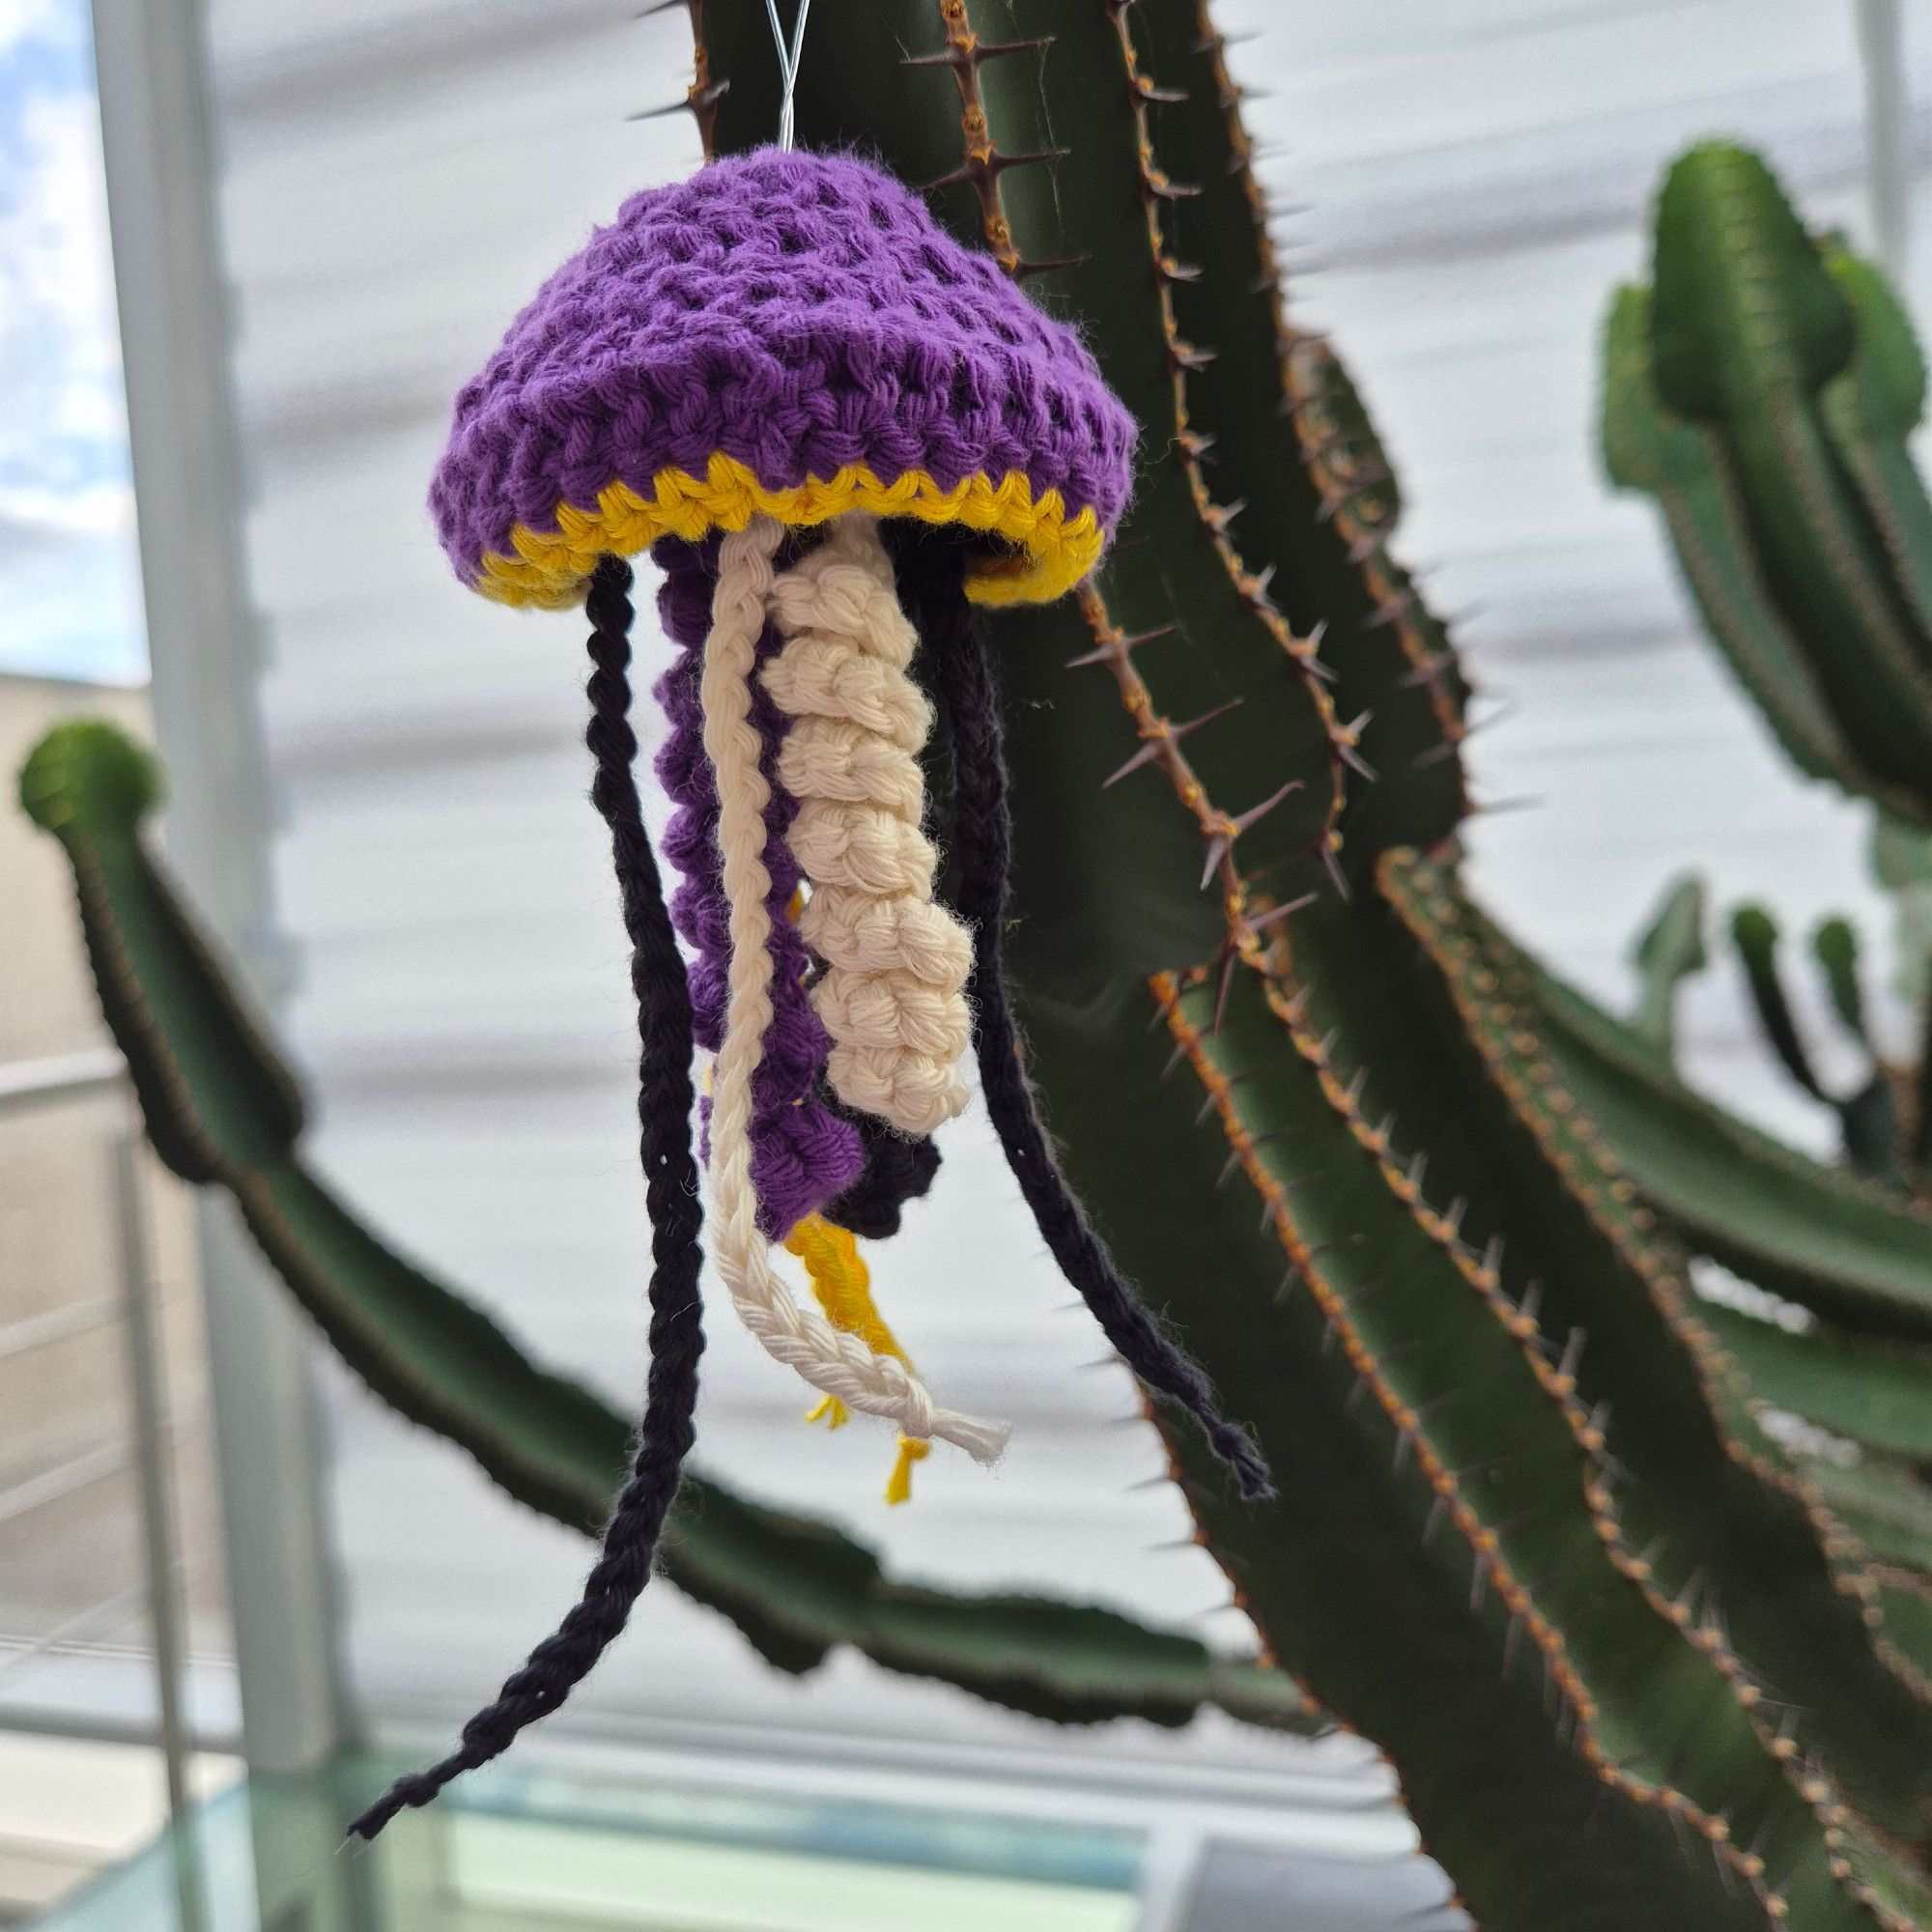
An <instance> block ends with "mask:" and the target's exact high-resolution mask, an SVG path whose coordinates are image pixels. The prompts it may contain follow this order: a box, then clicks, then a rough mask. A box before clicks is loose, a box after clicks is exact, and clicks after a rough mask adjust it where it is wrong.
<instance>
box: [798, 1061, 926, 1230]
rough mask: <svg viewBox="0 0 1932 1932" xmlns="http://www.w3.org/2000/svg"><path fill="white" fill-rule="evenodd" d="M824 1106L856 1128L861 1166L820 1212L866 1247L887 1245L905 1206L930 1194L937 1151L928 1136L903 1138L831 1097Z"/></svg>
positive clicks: (883, 1123)
mask: <svg viewBox="0 0 1932 1932" xmlns="http://www.w3.org/2000/svg"><path fill="white" fill-rule="evenodd" d="M827 1105H829V1106H830V1107H831V1108H832V1110H833V1112H835V1113H837V1114H839V1115H841V1116H842V1117H843V1118H844V1119H846V1120H848V1121H850V1122H852V1124H853V1125H854V1126H855V1127H856V1128H858V1130H859V1141H860V1145H861V1146H862V1147H863V1148H864V1149H865V1151H866V1164H865V1166H864V1167H863V1168H861V1169H860V1171H859V1178H858V1179H857V1180H855V1181H854V1182H853V1183H852V1184H851V1186H850V1187H848V1188H846V1190H845V1191H844V1193H842V1194H840V1195H838V1196H837V1197H836V1198H835V1199H834V1200H832V1201H830V1202H828V1203H827V1205H826V1206H825V1207H823V1208H820V1209H819V1212H820V1213H821V1214H823V1215H824V1216H825V1218H826V1219H827V1220H828V1221H830V1222H831V1223H832V1224H833V1226H834V1227H837V1228H843V1229H844V1230H845V1231H846V1233H847V1234H852V1235H859V1236H863V1237H864V1238H865V1239H867V1240H868V1241H884V1240H890V1239H891V1238H892V1236H895V1235H896V1234H897V1233H898V1231H899V1218H900V1215H901V1214H902V1212H903V1211H904V1208H905V1205H906V1203H907V1202H908V1201H917V1200H918V1199H919V1198H920V1197H921V1196H922V1195H923V1194H924V1193H926V1192H927V1191H928V1190H929V1189H930V1188H931V1186H932V1182H933V1177H934V1176H935V1175H937V1174H938V1172H939V1150H938V1148H937V1147H935V1146H934V1145H933V1142H932V1139H931V1137H930V1135H927V1134H919V1135H914V1136H908V1135H905V1134H902V1133H900V1132H899V1131H898V1130H897V1129H896V1128H895V1127H894V1126H893V1125H892V1123H891V1122H888V1121H882V1120H880V1119H879V1117H878V1116H877V1115H876V1114H867V1113H862V1112H860V1111H859V1109H858V1108H856V1107H846V1106H843V1105H841V1104H840V1103H839V1102H838V1100H836V1099H833V1098H832V1097H831V1096H830V1095H828V1096H827Z"/></svg>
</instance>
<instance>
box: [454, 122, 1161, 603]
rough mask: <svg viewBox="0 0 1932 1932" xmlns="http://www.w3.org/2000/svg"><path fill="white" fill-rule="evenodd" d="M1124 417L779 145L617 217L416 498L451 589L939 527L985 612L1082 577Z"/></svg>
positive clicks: (865, 175)
mask: <svg viewBox="0 0 1932 1932" xmlns="http://www.w3.org/2000/svg"><path fill="white" fill-rule="evenodd" d="M1133 443H1134V425H1133V419H1132V418H1131V417H1130V416H1129V415H1128V413H1127V412H1126V411H1125V409H1123V408H1122V405H1121V404H1120V402H1119V401H1118V400H1117V399H1116V398H1115V397H1114V395H1113V393H1112V391H1110V390H1109V389H1108V387H1107V385H1106V384H1105V383H1104V382H1102V381H1101V379H1100V374H1099V371H1098V370H1097V369H1096V368H1095V367H1094V359H1093V357H1092V356H1091V355H1089V354H1088V353H1087V350H1086V348H1085V346H1084V345H1083V344H1082V343H1081V341H1080V339H1079V337H1078V336H1077V335H1076V334H1075V333H1074V332H1073V330H1072V329H1070V328H1068V327H1066V326H1065V324H1062V323H1058V322H1055V321H1053V320H1051V319H1050V318H1049V317H1047V316H1045V315H1042V314H1041V313H1040V312H1039V310H1037V308H1035V307H1034V306H1033V304H1032V303H1031V302H1029V301H1028V300H1027V299H1026V298H1025V296H1024V295H1022V294H1021V292H1020V291H1019V289H1018V288H1016V287H1015V286H1014V285H1013V283H1011V282H1010V281H1009V280H1008V279H1007V278H1006V276H1004V275H1003V274H1002V273H1001V272H1000V270H999V269H998V267H997V266H996V265H995V264H994V263H993V262H992V261H991V260H989V259H988V258H987V257H985V256H983V255H980V254H976V253H974V252H973V251H972V250H970V249H967V248H963V247H961V246H960V245H959V243H958V242H956V241H953V240H952V238H951V237H950V236H948V235H947V234H946V233H945V232H944V231H943V230H942V229H941V228H940V227H939V226H938V225H937V223H935V222H934V220H933V218H932V216H931V215H930V214H929V213H927V211H926V208H925V205H924V203H923V202H922V201H921V200H920V199H919V197H918V196H917V195H915V194H912V193H911V192H909V191H908V190H907V189H906V188H905V187H904V186H903V185H900V184H899V183H898V182H896V181H894V180H893V179H892V178H891V177H889V176H887V175H884V174H881V173H880V172H879V171H878V170H877V169H876V168H873V167H870V166H867V164H866V163H865V162H863V161H859V160H855V159H853V158H852V157H851V156H843V155H812V154H785V153H781V152H780V151H779V150H777V149H775V148H765V149H760V150H759V151H757V152H756V153H754V154H751V155H745V156H736V157H733V158H731V159H727V160H722V161H716V162H713V163H712V164H711V165H710V166H708V167H706V168H704V169H702V170H701V171H700V172H699V173H698V174H696V175H695V176H693V177H692V178H691V179H690V180H689V181H685V182H680V183H678V184H676V185H674V186H670V187H663V188H650V189H646V190H645V191H644V192H643V193H641V194H636V195H633V196H632V197H631V199H630V200H629V201H628V202H626V203H625V204H624V207H623V209H622V210H621V211H620V213H618V216H617V219H616V220H615V222H613V223H612V224H611V226H610V227H608V228H600V229H599V230H598V231H597V232H596V233H595V234H594V235H593V236H592V237H591V239H590V241H589V242H588V244H587V245H586V246H585V247H584V248H583V249H582V251H581V252H580V253H578V254H577V255H575V256H573V257H572V258H571V259H570V260H569V261H568V262H566V263H565V264H564V265H563V267H562V268H560V269H559V270H557V271H556V273H555V274H554V275H553V276H552V277H551V278H550V280H549V281H548V282H546V283H545V284H544V286H543V288H542V289H541V290H540V291H539V292H538V295H537V298H536V299H535V300H534V301H533V302H531V303H530V305H529V306H528V307H527V308H526V309H525V310H524V312H523V313H522V314H521V315H520V316H518V318H517V319H516V321H515V322H514V323H512V324H511V326H510V330H509V333H508V334H507V335H506V336H505V337H504V338H503V343H502V346H501V347H500V348H499V349H498V350H497V353H496V354H495V355H492V356H491V358H490V360H489V362H488V363H487V364H486V365H485V366H484V369H483V371H482V373H481V374H480V375H479V376H477V377H476V379H475V380H474V381H473V382H471V383H469V384H468V385H467V386H466V387H465V388H464V390H463V392H462V394H461V395H460V396H458V398H457V400H456V418H455V425H454V428H453V429H452V431H451V434H450V439H449V444H448V447H447V449H446V450H445V451H444V453H443V457H442V461H441V462H440V465H439V466H438V469H437V472H436V479H435V483H434V485H433V486H432V488H431V491H430V507H431V509H432V511H433V512H434V514H435V517H436V522H437V528H438V530H439V532H440V536H441V539H442V546H443V549H444V550H445V551H446V552H447V553H448V554H449V557H450V560H451V561H452V562H453V563H454V564H455V566H456V569H457V572H458V574H459V575H460V576H461V577H462V578H463V579H464V580H465V581H466V582H469V583H471V584H473V585H475V587H477V588H478V589H480V590H483V591H485V592H486V593H487V594H489V595H491V596H494V597H497V598H500V599H502V600H503V601H505V602H507V603H512V604H542V605H552V606H557V605H565V604H569V603H573V602H575V601H576V600H577V599H578V598H580V597H581V596H582V592H583V587H584V583H585V582H586V580H587V578H588V576H589V573H590V571H591V569H592V567H593V566H594V564H595V562H596V559H597V557H598V556H600V555H602V554H606V553H610V552H614V553H616V554H621V555H629V554H634V553H636V552H638V551H639V550H642V549H643V548H644V547H645V546H646V545H648V544H649V543H651V542H653V541H654V540H655V539H656V538H658V537H660V536H678V537H684V538H686V539H688V540H692V541H696V539H698V538H700V537H702V536H703V535H704V534H705V533H706V532H707V531H708V530H711V529H714V528H725V529H736V528H742V527H743V526H745V524H746V523H747V522H748V521H749V520H750V518H751V517H752V516H753V514H754V513H755V512H757V511H760V510H763V511H765V512H767V513H768V514H770V515H773V516H776V517H777V518H779V519H780V521H781V522H783V523H788V524H812V523H818V522H822V521H823V520H824V519H825V518H827V517H832V516H837V515H838V514H840V513H841V512H842V511H845V510H851V509H865V510H872V511H875V512H877V513H879V514H881V515H887V516H911V517H918V518H923V519H924V520H925V521H927V522H930V523H958V524H963V525H966V526H969V527H971V528H974V529H977V530H981V531H984V532H985V533H986V534H987V535H988V536H989V537H990V538H993V539H996V540H998V541H996V542H994V543H990V544H989V545H988V546H987V554H986V556H985V557H984V558H983V559H981V560H980V562H979V563H978V564H976V566H975V569H974V572H973V575H972V580H971V585H970V587H971V590H972V594H973V595H975V596H976V597H978V598H980V600H981V601H984V602H1007V601H1013V600H1017V599H1036V598H1048V597H1054V596H1057V595H1059V594H1060V592H1061V591H1063V590H1065V589H1066V588H1067V587H1069V586H1070V585H1071V584H1072V583H1074V582H1078V580H1079V579H1080V578H1081V577H1083V576H1085V575H1086V573H1087V572H1088V571H1089V570H1090V569H1091V568H1092V567H1093V565H1094V561H1095V559H1096V558H1097V557H1098V555H1099V554H1100V551H1101V549H1102V548H1103V546H1104V544H1105V542H1106V539H1107V538H1108V536H1109V535H1111V533H1112V531H1113V527H1114V526H1115V524H1116V523H1117V522H1118V520H1119V518H1120V515H1121V511H1122V507H1123V506H1124V504H1125V501H1126V497H1127V492H1128V488H1129V485H1130V482H1131V475H1132V457H1133Z"/></svg>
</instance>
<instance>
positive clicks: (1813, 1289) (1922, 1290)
mask: <svg viewBox="0 0 1932 1932" xmlns="http://www.w3.org/2000/svg"><path fill="white" fill-rule="evenodd" d="M1492 943H1494V944H1496V945H1497V946H1499V947H1501V948H1503V949H1504V950H1505V952H1507V953H1508V954H1509V955H1510V956H1513V957H1515V958H1517V959H1522V955H1521V954H1520V953H1517V952H1515V950H1514V949H1513V948H1510V947H1509V943H1508V942H1507V940H1505V939H1503V938H1502V937H1501V935H1500V934H1494V935H1493V936H1492ZM1524 964H1525V967H1526V970H1527V971H1528V974H1529V980H1530V984H1531V985H1532V987H1533V989H1534V1002H1533V1004H1534V1008H1535V1012H1534V1019H1533V1034H1532V1035H1526V1037H1533V1040H1534V1050H1536V1051H1541V1052H1544V1053H1547V1054H1548V1057H1549V1059H1550V1060H1551V1061H1552V1062H1553V1064H1554V1065H1555V1067H1556V1069H1557V1071H1558V1073H1559V1074H1560V1076H1561V1078H1562V1080H1563V1082H1564V1084H1565V1085H1566V1086H1567V1087H1568V1088H1569V1089H1570V1090H1571V1091H1572V1092H1573V1093H1575V1094H1576V1095H1577V1098H1578V1100H1579V1101H1580V1103H1581V1104H1582V1106H1583V1107H1584V1108H1585V1110H1586V1111H1587V1112H1588V1113H1589V1114H1590V1115H1591V1116H1592V1117H1593V1118H1594V1119H1595V1120H1596V1121H1597V1122H1599V1123H1600V1124H1601V1125H1602V1127H1603V1129H1604V1131H1605V1134H1606V1135H1607V1137H1608V1139H1609V1141H1610V1144H1611V1145H1612V1146H1613V1147H1614V1148H1615V1149H1616V1151H1617V1154H1618V1157H1619V1159H1620V1160H1621V1161H1622V1163H1623V1165H1624V1166H1625V1168H1626V1169H1627V1170H1628V1172H1629V1174H1630V1176H1631V1179H1633V1180H1634V1182H1635V1184H1636V1186H1637V1187H1638V1189H1639V1190H1640V1191H1641V1193H1642V1195H1643V1197H1644V1199H1645V1201H1646V1202H1648V1203H1649V1204H1650V1206H1651V1207H1652V1208H1655V1209H1656V1211H1657V1212H1658V1213H1659V1214H1660V1215H1661V1216H1662V1218H1663V1219H1664V1220H1665V1221H1666V1222H1668V1223H1669V1224H1670V1225H1671V1227H1672V1228H1673V1229H1674V1230H1675V1231H1676V1233H1677V1234H1678V1236H1680V1238H1682V1239H1683V1240H1684V1241H1685V1242H1686V1243H1687V1244H1688V1245H1689V1246H1690V1248H1692V1249H1693V1250H1695V1251H1696V1252H1698V1253H1700V1254H1707V1255H1710V1256H1711V1257H1712V1258H1713V1259H1714V1260H1717V1261H1720V1262H1722V1263H1723V1264H1725V1265H1726V1266H1727V1267H1730V1268H1734V1269H1735V1270H1736V1271H1737V1272H1738V1273H1739V1274H1742V1275H1744V1276H1745V1277H1746V1278H1747V1280H1749V1281H1754V1282H1756V1283H1757V1284H1758V1285H1759V1286H1760V1287H1763V1288H1767V1289H1770V1290H1771V1291H1772V1292H1773V1293H1777V1294H1781V1295H1784V1296H1785V1297H1786V1298H1787V1299H1789V1300H1792V1301H1796V1302H1800V1303H1802V1304H1803V1305H1804V1307H1806V1308H1810V1309H1812V1310H1814V1311H1815V1312H1816V1313H1817V1314H1819V1315H1821V1316H1824V1317H1826V1318H1827V1319H1829V1320H1831V1321H1835V1322H1837V1323H1838V1324H1839V1325H1840V1326H1842V1327H1844V1328H1846V1329H1848V1330H1851V1331H1853V1332H1855V1333H1861V1334H1866V1335H1870V1336H1872V1337H1874V1338H1875V1339H1880V1340H1883V1339H1888V1338H1890V1339H1896V1340H1900V1341H1917V1342H1923V1341H1928V1340H1932V1212H1928V1211H1927V1210H1926V1208H1924V1207H1923V1206H1921V1205H1919V1204H1917V1203H1914V1202H1911V1201H1908V1200H1905V1199H1903V1198H1901V1197H1900V1196H1898V1195H1897V1194H1895V1193H1893V1192H1891V1191H1889V1190H1888V1189H1885V1188H1883V1187H1881V1186H1880V1185H1878V1184H1877V1183H1876V1182H1872V1181H1868V1180H1864V1179H1860V1178H1859V1177H1857V1176H1854V1175H1851V1174H1847V1173H1844V1172H1842V1171H1840V1170H1837V1169H1833V1168H1826V1167H1822V1166H1820V1165H1819V1164H1818V1163H1817V1162H1815V1161H1810V1160H1806V1159H1805V1158H1804V1156H1803V1155H1802V1154H1799V1153H1796V1152H1794V1151H1792V1150H1791V1149H1789V1148H1787V1147H1785V1146H1783V1145H1782V1144H1781V1143H1780V1142H1778V1141H1776V1140H1774V1139H1773V1138H1772V1137H1771V1136H1770V1135H1769V1134H1765V1133H1762V1132H1760V1131H1759V1130H1758V1129H1756V1128H1755V1127H1752V1126H1750V1125H1748V1124H1747V1122H1743V1121H1740V1120H1738V1119H1736V1118H1735V1117H1733V1116H1732V1115H1729V1114H1727V1113H1725V1112H1724V1111H1723V1110H1722V1109H1721V1108H1719V1107H1716V1106H1714V1105H1712V1104H1711V1102H1709V1101H1707V1100H1705V1099H1704V1098H1703V1097H1702V1096H1701V1095H1700V1094H1694V1093H1693V1092H1691V1090H1690V1088H1688V1087H1687V1086H1685V1085H1684V1083H1683V1082H1682V1081H1680V1080H1678V1079H1677V1078H1676V1077H1675V1076H1674V1075H1672V1074H1671V1073H1670V1071H1669V1070H1668V1069H1667V1068H1664V1067H1661V1066H1660V1065H1658V1064H1657V1061H1656V1058H1655V1056H1654V1055H1652V1054H1651V1053H1650V1052H1649V1051H1648V1050H1647V1048H1646V1047H1645V1046H1644V1044H1643V1043H1642V1042H1641V1041H1640V1040H1638V1039H1636V1038H1635V1037H1634V1036H1633V1035H1632V1034H1631V1032H1630V1030H1629V1029H1628V1028H1626V1027H1625V1026H1623V1025H1622V1024H1621V1023H1620V1022H1619V1021H1617V1020H1615V1019H1613V1018H1612V1017H1611V1016H1610V1015H1609V1014H1608V1013H1605V1011H1603V1009H1601V1008H1599V1007H1597V1006H1595V1005H1594V1004H1593V1003H1592V1002H1590V1001H1589V1000H1586V999H1584V998H1583V997H1582V995H1580V994H1579V993H1577V992H1575V991H1574V990H1573V989H1572V988H1570V987H1568V986H1566V985H1564V984H1563V983H1562V982H1561V981H1560V980H1556V979H1554V978H1553V977H1552V976H1550V975H1548V974H1547V973H1544V972H1542V971H1541V970H1540V969H1537V968H1535V967H1534V966H1533V965H1532V964H1529V962H1526V961H1525V962H1524Z"/></svg>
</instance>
